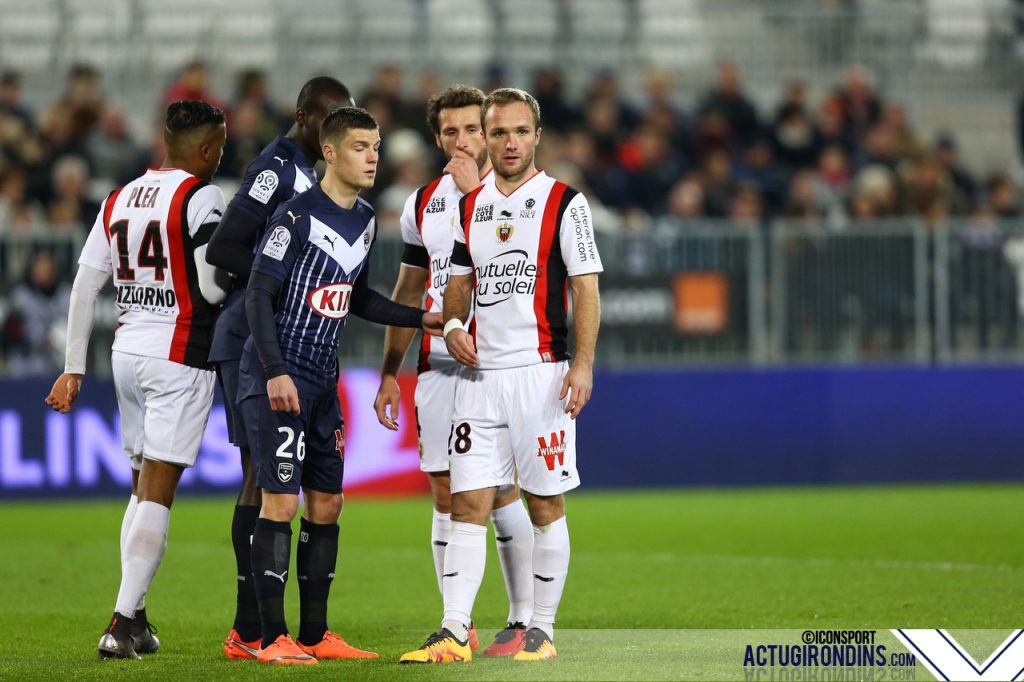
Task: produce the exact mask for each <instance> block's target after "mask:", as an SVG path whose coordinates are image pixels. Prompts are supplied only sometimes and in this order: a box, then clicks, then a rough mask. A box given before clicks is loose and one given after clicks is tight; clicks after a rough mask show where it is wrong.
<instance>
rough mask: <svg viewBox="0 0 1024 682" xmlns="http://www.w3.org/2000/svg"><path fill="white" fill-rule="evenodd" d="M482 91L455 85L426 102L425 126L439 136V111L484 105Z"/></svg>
mask: <svg viewBox="0 0 1024 682" xmlns="http://www.w3.org/2000/svg"><path fill="white" fill-rule="evenodd" d="M484 97H485V95H484V91H483V90H481V89H480V88H474V87H472V86H470V85H462V84H461V83H456V84H455V85H453V86H451V87H450V88H446V89H445V90H443V91H441V92H439V93H437V94H436V95H434V96H433V97H431V98H430V99H428V100H427V125H428V126H430V129H431V130H432V131H433V132H434V134H435V135H440V134H441V110H442V109H461V108H462V107H471V106H474V105H476V106H478V107H481V106H483V104H484Z"/></svg>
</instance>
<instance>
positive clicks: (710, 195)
mask: <svg viewBox="0 0 1024 682" xmlns="http://www.w3.org/2000/svg"><path fill="white" fill-rule="evenodd" d="M703 184H704V206H705V208H706V209H707V214H708V215H709V216H711V217H713V218H724V217H726V216H728V215H729V208H730V205H731V204H732V195H733V192H734V191H735V189H736V188H735V184H734V183H733V178H732V161H731V159H730V158H729V154H728V153H727V152H726V151H725V150H722V149H719V150H718V151H714V152H711V153H710V154H708V157H707V160H706V161H705V162H704V167H703Z"/></svg>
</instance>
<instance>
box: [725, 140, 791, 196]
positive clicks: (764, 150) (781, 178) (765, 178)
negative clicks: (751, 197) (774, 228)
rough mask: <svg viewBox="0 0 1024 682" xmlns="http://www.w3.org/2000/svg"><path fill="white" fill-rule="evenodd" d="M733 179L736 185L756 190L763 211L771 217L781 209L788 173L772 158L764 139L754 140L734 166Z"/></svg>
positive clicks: (769, 147)
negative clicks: (741, 184)
mask: <svg viewBox="0 0 1024 682" xmlns="http://www.w3.org/2000/svg"><path fill="white" fill-rule="evenodd" d="M733 177H734V178H735V179H736V182H738V183H748V184H750V185H752V186H754V187H756V188H757V190H758V193H759V199H760V201H761V202H762V204H763V208H764V209H765V211H766V212H767V213H768V214H769V215H772V214H774V213H775V212H776V211H778V210H779V209H781V208H782V206H783V204H784V203H785V200H786V186H787V184H788V183H789V173H787V169H786V168H785V167H784V166H782V165H781V164H779V163H777V162H776V161H775V159H774V158H773V156H772V145H771V143H770V142H769V141H768V140H767V139H765V138H761V139H758V140H755V141H754V142H753V143H752V144H751V145H750V146H749V147H747V150H746V151H745V152H744V153H743V157H742V158H741V159H740V160H739V161H738V162H737V163H736V164H735V167H734V169H733Z"/></svg>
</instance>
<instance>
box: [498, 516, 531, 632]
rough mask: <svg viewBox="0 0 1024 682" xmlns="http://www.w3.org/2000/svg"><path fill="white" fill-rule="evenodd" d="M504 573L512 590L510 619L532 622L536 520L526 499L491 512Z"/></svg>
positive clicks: (524, 622)
mask: <svg viewBox="0 0 1024 682" xmlns="http://www.w3.org/2000/svg"><path fill="white" fill-rule="evenodd" d="M491 522H492V523H494V538H495V544H496V545H497V547H498V560H499V561H500V562H501V573H502V575H503V576H504V577H505V592H507V593H508V622H509V623H523V624H526V623H529V622H530V616H531V615H533V524H532V523H530V515H529V514H528V513H527V511H526V507H525V506H524V505H523V501H522V500H516V501H515V502H513V503H512V504H508V505H505V506H504V507H500V508H498V509H495V510H494V511H493V512H491Z"/></svg>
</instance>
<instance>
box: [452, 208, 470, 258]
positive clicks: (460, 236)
mask: <svg viewBox="0 0 1024 682" xmlns="http://www.w3.org/2000/svg"><path fill="white" fill-rule="evenodd" d="M463 206H465V202H461V201H460V202H459V210H458V212H457V213H456V214H455V222H454V223H453V224H452V236H453V237H454V238H455V244H454V248H455V250H456V251H459V250H461V251H463V252H466V230H465V228H463V226H462V225H463V223H462V220H463V217H462V207H463ZM449 272H450V273H451V274H452V275H455V276H459V275H471V274H473V268H472V267H470V266H467V265H459V264H457V263H456V262H455V259H454V258H453V259H452V262H451V268H450V270H449Z"/></svg>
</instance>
